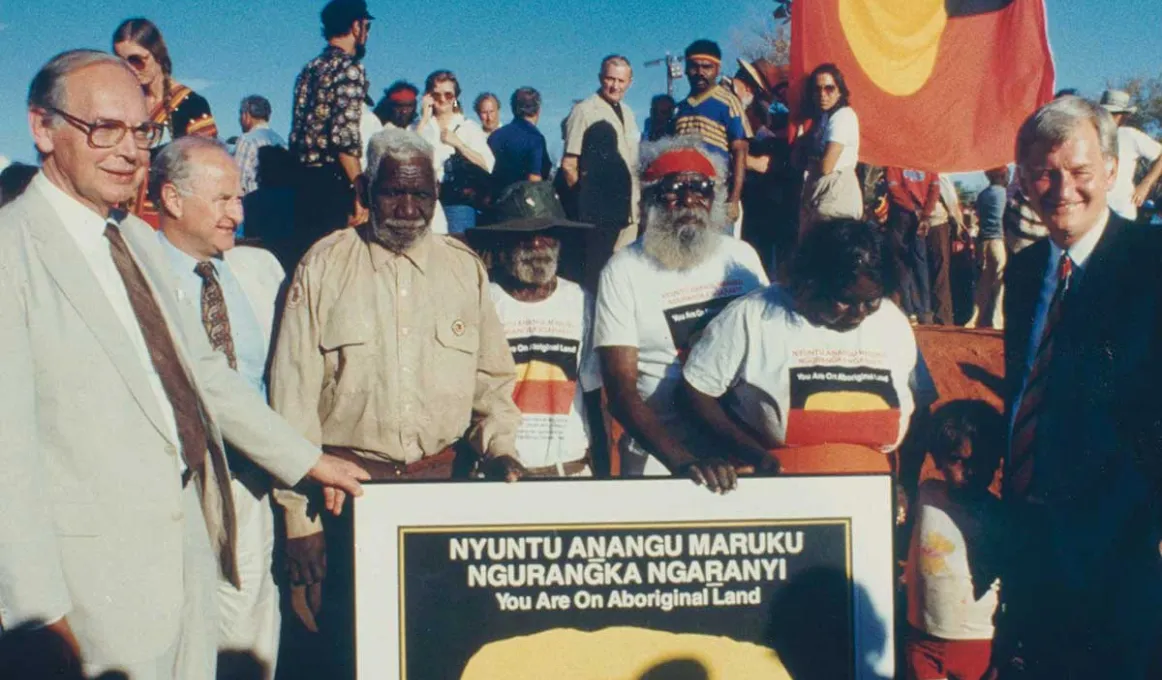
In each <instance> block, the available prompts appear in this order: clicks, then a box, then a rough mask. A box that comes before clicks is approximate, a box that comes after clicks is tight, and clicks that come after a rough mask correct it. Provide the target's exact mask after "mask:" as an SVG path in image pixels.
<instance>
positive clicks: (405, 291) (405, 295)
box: [399, 288, 408, 297]
mask: <svg viewBox="0 0 1162 680" xmlns="http://www.w3.org/2000/svg"><path fill="white" fill-rule="evenodd" d="M399 296H400V297H407V296H408V289H407V288H404V289H403V290H401V291H400V292H399Z"/></svg>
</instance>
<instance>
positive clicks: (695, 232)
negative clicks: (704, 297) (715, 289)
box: [642, 203, 720, 271]
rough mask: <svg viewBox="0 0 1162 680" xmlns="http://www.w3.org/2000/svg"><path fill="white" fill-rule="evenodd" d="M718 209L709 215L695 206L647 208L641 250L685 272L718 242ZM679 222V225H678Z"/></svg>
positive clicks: (698, 263) (708, 254)
mask: <svg viewBox="0 0 1162 680" xmlns="http://www.w3.org/2000/svg"><path fill="white" fill-rule="evenodd" d="M716 212H717V211H716V210H715V209H713V208H712V209H711V211H710V214H709V215H707V214H706V213H705V212H703V211H701V210H697V209H694V208H675V209H674V210H672V211H670V210H667V209H666V208H663V207H662V206H660V205H658V204H657V203H654V204H651V205H649V206H648V207H647V208H646V212H645V215H644V218H645V219H644V220H643V222H642V227H643V229H645V234H644V235H643V236H642V249H643V250H644V251H645V252H646V253H647V254H648V255H650V256H651V257H653V258H654V259H655V260H657V261H658V263H659V264H661V265H662V267H663V268H665V269H667V270H670V271H686V270H688V269H693V268H694V267H697V266H698V265H700V264H702V263H703V262H705V261H706V260H707V259H708V258H709V257H710V255H711V253H713V252H714V249H715V247H716V246H717V245H718V236H719V231H720V229H718V228H716V227H715V226H713V225H715V224H718V222H717V221H716V220H715V219H714V218H715V213H716ZM679 223H680V224H679Z"/></svg>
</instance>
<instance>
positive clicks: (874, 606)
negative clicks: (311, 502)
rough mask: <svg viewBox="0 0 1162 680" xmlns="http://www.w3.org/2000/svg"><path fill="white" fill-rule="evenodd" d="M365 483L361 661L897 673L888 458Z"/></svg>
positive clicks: (485, 670) (555, 669)
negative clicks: (742, 469) (574, 476)
mask: <svg viewBox="0 0 1162 680" xmlns="http://www.w3.org/2000/svg"><path fill="white" fill-rule="evenodd" d="M365 489H366V493H365V494H364V496H363V497H362V498H360V499H358V500H357V501H356V504H355V548H356V557H355V586H356V596H355V608H356V641H355V642H356V659H357V669H358V676H359V677H360V678H361V679H369V678H377V679H378V678H393V677H398V678H402V679H406V680H449V679H459V680H483V679H496V680H501V679H503V680H524V679H526V678H527V679H528V680H544V679H546V678H551V679H552V680H641V679H643V678H645V679H648V678H653V677H671V676H674V677H701V676H699V675H698V674H697V672H698V671H699V670H701V672H702V673H703V675H704V676H705V677H712V678H739V679H740V680H749V679H750V678H757V677H762V678H774V679H777V678H794V679H796V680H799V679H802V678H808V679H809V678H829V679H830V678H834V679H836V680H841V679H843V678H853V679H855V680H865V679H870V678H877V677H892V676H893V674H894V659H893V649H894V643H893V634H892V612H893V579H892V530H893V525H892V509H891V498H892V489H891V481H890V478H889V477H888V476H886V475H874V476H854V477H775V478H762V479H760V478H744V479H742V480H740V483H739V486H738V488H737V489H736V490H735V491H733V492H731V493H729V494H726V495H722V496H716V495H713V494H711V493H709V492H708V491H706V490H705V489H703V488H700V487H697V486H695V485H694V484H693V483H691V482H689V481H685V480H678V479H633V480H613V481H597V480H527V481H521V482H518V483H516V484H503V483H493V482H459V483H456V482H450V483H397V484H370V485H367V486H366V487H365ZM682 673H685V674H684V675H683V674H682Z"/></svg>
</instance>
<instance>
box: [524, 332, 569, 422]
mask: <svg viewBox="0 0 1162 680" xmlns="http://www.w3.org/2000/svg"><path fill="white" fill-rule="evenodd" d="M508 345H509V349H510V350H512V358H513V361H514V362H515V363H516V377H517V379H516V385H515V386H514V388H513V394H512V398H513V401H514V402H516V406H517V408H519V409H520V412H521V413H523V414H524V415H532V414H540V415H550V416H563V415H568V414H569V411H570V410H571V409H572V408H573V397H574V396H575V394H576V392H577V356H578V353H579V352H580V349H581V343H580V342H578V341H576V340H570V339H567V338H554V337H547V336H530V337H523V338H510V339H509V341H508Z"/></svg>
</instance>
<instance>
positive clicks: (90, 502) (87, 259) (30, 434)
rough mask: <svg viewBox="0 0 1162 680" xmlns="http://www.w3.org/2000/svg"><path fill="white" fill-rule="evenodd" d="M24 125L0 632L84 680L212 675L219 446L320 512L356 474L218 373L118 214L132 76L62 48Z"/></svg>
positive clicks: (143, 245) (2, 441)
mask: <svg viewBox="0 0 1162 680" xmlns="http://www.w3.org/2000/svg"><path fill="white" fill-rule="evenodd" d="M28 120H29V126H30V128H31V132H32V138H33V140H34V142H35V144H36V147H37V150H38V151H39V153H40V156H41V161H42V167H41V169H42V172H41V174H40V175H39V176H38V177H37V179H36V181H35V182H34V183H33V185H32V186H31V187H30V188H29V190H28V191H27V192H26V193H25V194H24V195H23V196H22V197H21V198H19V199H17V200H16V201H15V202H13V203H11V204H9V205H8V206H6V207H5V208H4V209H3V210H2V211H0V291H3V295H0V374H2V375H3V376H4V389H3V390H0V470H3V475H0V499H3V503H4V512H3V513H0V627H2V628H4V629H12V628H15V627H18V626H21V627H22V626H26V625H43V626H44V628H43V630H44V631H45V632H46V634H55V635H57V636H59V637H60V638H61V639H62V640H63V641H64V642H66V643H67V644H66V645H64V646H62V647H61V650H62V652H61V653H62V655H63V656H64V659H63V661H65V662H67V663H74V664H77V663H79V664H80V667H81V670H82V671H83V672H84V673H85V674H88V675H96V674H99V673H102V672H105V671H107V670H119V671H121V672H123V673H125V674H126V675H127V676H128V677H129V678H131V679H132V680H140V679H149V680H154V679H161V678H181V679H182V680H211V679H212V678H213V677H214V670H215V658H216V642H217V635H216V618H217V615H216V611H215V602H214V591H215V587H216V583H217V579H218V577H219V574H222V575H224V576H225V577H226V578H228V579H230V580H231V581H232V582H233V583H234V584H235V585H237V584H238V583H239V575H238V568H237V561H236V551H235V513H234V502H233V496H232V493H231V491H230V486H229V474H230V472H229V469H228V468H227V464H226V460H225V456H224V453H223V449H224V443H223V438H225V439H227V440H229V441H230V442H231V444H232V445H233V446H234V447H235V448H236V449H237V450H239V451H242V452H244V453H245V455H246V456H248V457H249V458H250V459H251V460H252V461H254V462H255V463H257V464H258V465H260V466H261V467H262V468H264V469H265V470H267V471H268V472H270V473H271V474H272V475H273V476H274V477H275V478H276V479H278V480H279V481H281V482H282V483H285V484H296V483H298V482H299V481H300V480H301V479H303V478H304V477H307V476H309V477H312V478H314V479H315V480H317V481H319V482H322V483H323V484H325V485H327V486H328V493H327V494H326V496H327V498H328V505H329V509H331V510H332V511H336V510H337V509H338V507H339V506H340V505H341V504H342V501H343V497H344V492H346V493H355V494H358V493H360V487H359V484H358V482H357V481H356V480H357V479H359V478H366V474H365V473H363V472H362V471H361V470H359V469H358V468H357V467H354V466H351V465H350V464H348V463H346V462H345V461H339V460H336V459H334V458H332V457H330V456H326V455H323V454H321V453H320V452H319V450H318V449H317V448H316V447H314V446H313V445H311V444H310V443H308V442H307V441H306V440H304V439H303V438H302V437H301V436H299V435H298V434H297V433H296V432H295V431H294V430H293V429H292V428H290V427H289V426H288V425H287V424H286V423H285V422H284V421H283V420H282V419H281V418H279V417H278V416H277V415H275V414H274V413H273V412H272V411H270V410H269V409H268V408H267V406H266V404H265V403H264V402H263V400H262V398H261V397H260V396H259V395H257V394H256V393H255V392H254V390H252V389H250V387H249V386H248V385H247V384H246V382H245V381H244V380H243V379H242V378H241V377H239V375H238V374H237V373H236V372H235V371H233V370H230V368H229V365H228V364H227V362H226V360H225V359H224V358H223V356H222V355H221V354H220V353H217V352H214V351H213V350H212V349H211V347H210V344H209V343H208V342H207V340H206V334H205V331H204V330H203V328H202V325H201V324H200V323H198V321H199V320H198V319H197V318H196V317H191V316H190V315H189V313H188V311H187V310H186V309H184V308H183V307H182V306H181V305H180V304H179V303H178V301H177V299H176V296H175V295H174V294H173V292H172V287H170V286H169V285H168V284H169V282H170V281H171V278H172V275H171V274H170V271H169V266H168V263H167V261H166V255H165V253H164V251H163V250H162V245H161V244H160V243H159V242H158V238H157V235H156V234H155V233H154V232H153V231H152V230H151V229H150V228H149V226H148V225H146V224H145V223H144V222H141V221H140V220H137V219H134V218H132V217H123V216H121V215H120V214H119V213H118V212H117V211H116V210H115V206H119V205H122V204H123V203H124V202H125V201H127V200H129V199H130V198H131V197H132V196H133V195H134V193H135V191H136V188H137V186H138V184H139V182H140V181H142V178H143V175H144V170H145V166H146V163H147V159H148V149H149V147H150V145H151V144H152V143H153V142H154V141H155V140H156V139H157V137H158V134H159V133H160V130H158V129H157V127H156V126H155V125H153V124H152V123H150V122H149V117H148V115H147V112H146V108H145V101H144V97H143V96H142V93H141V88H140V86H139V85H138V83H137V79H136V77H135V76H134V74H133V72H132V71H131V70H130V69H129V68H128V67H127V66H126V65H125V64H124V63H123V62H121V61H120V60H119V59H116V58H114V57H112V56H110V55H107V54H103V53H100V52H94V51H88V50H78V51H73V52H66V53H63V54H61V55H58V56H57V57H54V58H53V59H52V60H50V61H49V62H48V63H47V64H46V65H45V66H44V67H42V68H41V70H40V71H39V72H38V73H37V75H36V76H35V77H34V78H33V81H32V85H31V87H30V88H29V96H28ZM58 661H59V660H58Z"/></svg>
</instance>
